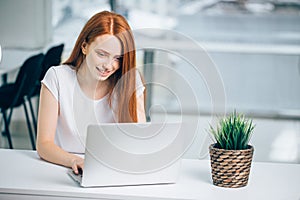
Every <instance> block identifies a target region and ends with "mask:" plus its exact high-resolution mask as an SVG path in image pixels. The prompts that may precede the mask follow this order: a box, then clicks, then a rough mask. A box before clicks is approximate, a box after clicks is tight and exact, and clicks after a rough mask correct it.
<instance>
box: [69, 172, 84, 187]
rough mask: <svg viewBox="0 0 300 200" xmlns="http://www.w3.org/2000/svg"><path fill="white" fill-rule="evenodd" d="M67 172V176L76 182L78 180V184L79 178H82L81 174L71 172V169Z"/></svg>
mask: <svg viewBox="0 0 300 200" xmlns="http://www.w3.org/2000/svg"><path fill="white" fill-rule="evenodd" d="M68 174H69V176H71V178H72V179H74V180H75V181H76V182H78V183H79V184H80V183H81V180H82V174H75V173H74V172H73V170H72V169H69V170H68Z"/></svg>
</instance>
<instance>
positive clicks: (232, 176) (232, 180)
mask: <svg viewBox="0 0 300 200" xmlns="http://www.w3.org/2000/svg"><path fill="white" fill-rule="evenodd" d="M253 151H254V148H253V146H250V145H249V149H245V150H225V149H219V148H215V144H212V145H210V146H209V154H210V160H211V172H212V179H213V184H214V185H216V186H220V187H228V188H237V187H244V186H246V185H247V184H248V178H249V174H250V168H251V163H252V157H253Z"/></svg>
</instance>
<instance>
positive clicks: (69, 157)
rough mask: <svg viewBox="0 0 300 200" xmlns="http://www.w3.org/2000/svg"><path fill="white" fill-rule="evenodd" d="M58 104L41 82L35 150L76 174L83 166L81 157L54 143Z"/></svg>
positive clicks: (41, 155) (48, 159) (42, 156)
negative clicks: (69, 168)
mask: <svg viewBox="0 0 300 200" xmlns="http://www.w3.org/2000/svg"><path fill="white" fill-rule="evenodd" d="M58 114H59V104H58V102H57V100H56V99H55V97H54V96H53V95H52V93H51V92H50V91H49V89H48V88H47V87H46V86H44V85H43V84H42V87H41V93H40V104H39V114H38V127H37V130H38V131H37V132H38V133H37V141H36V143H37V145H36V148H37V152H38V154H39V156H40V157H41V158H43V159H44V160H47V161H49V162H52V163H55V164H59V165H63V166H66V167H71V168H72V169H73V171H74V172H75V173H76V174H77V173H78V168H83V164H84V163H83V159H82V158H81V157H79V156H77V155H74V154H71V153H68V152H66V151H64V150H63V149H61V148H60V147H59V146H57V145H56V144H55V143H54V138H55V132H56V126H57V119H58Z"/></svg>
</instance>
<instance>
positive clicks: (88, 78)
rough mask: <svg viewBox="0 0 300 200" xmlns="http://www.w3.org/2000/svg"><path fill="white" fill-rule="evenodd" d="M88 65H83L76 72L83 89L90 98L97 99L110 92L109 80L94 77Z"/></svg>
mask: <svg viewBox="0 0 300 200" xmlns="http://www.w3.org/2000/svg"><path fill="white" fill-rule="evenodd" d="M88 70H89V69H88V68H87V67H86V66H81V67H80V68H79V70H78V71H77V73H76V76H77V80H78V83H79V85H80V88H81V90H82V91H83V92H84V93H85V95H87V96H88V97H89V98H91V99H94V100H97V99H101V98H103V97H104V96H105V95H106V94H107V93H108V81H98V80H96V79H95V78H94V77H92V75H91V73H90V72H89V71H88Z"/></svg>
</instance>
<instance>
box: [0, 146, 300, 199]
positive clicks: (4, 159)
mask: <svg viewBox="0 0 300 200" xmlns="http://www.w3.org/2000/svg"><path fill="white" fill-rule="evenodd" d="M0 160H1V164H0V199H30V200H35V199H55V198H57V199H74V198H75V197H76V198H83V199H130V200H141V199H208V200H214V199H218V200H219V199H223V200H224V199H230V200H240V199H253V200H254V199H255V200H257V199H272V200H275V199H281V200H285V199H287V200H299V199H300V165H297V164H274V163H273V164H272V163H253V165H252V168H251V174H250V180H249V183H248V186H246V187H243V188H237V189H228V188H221V187H216V186H214V185H213V184H212V181H211V174H210V164H209V161H208V160H201V161H200V160H183V163H182V168H181V176H180V178H179V180H178V183H176V184H168V185H152V186H126V187H106V188H81V187H80V186H79V185H78V184H77V183H75V182H74V181H73V180H72V179H71V178H70V177H69V176H68V175H67V169H66V168H65V167H61V166H57V165H54V164H51V163H47V162H45V161H42V160H40V158H39V157H38V155H37V153H36V152H35V151H23V150H7V149H0Z"/></svg>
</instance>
